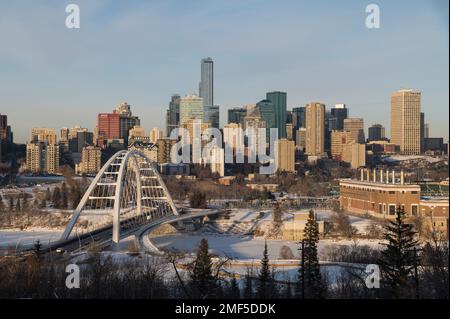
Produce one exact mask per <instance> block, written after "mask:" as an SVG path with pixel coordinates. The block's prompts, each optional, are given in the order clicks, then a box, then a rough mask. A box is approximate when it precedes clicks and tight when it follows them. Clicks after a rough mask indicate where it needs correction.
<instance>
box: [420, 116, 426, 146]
mask: <svg viewBox="0 0 450 319" xmlns="http://www.w3.org/2000/svg"><path fill="white" fill-rule="evenodd" d="M424 151H425V113H423V112H420V153H423V152H424Z"/></svg>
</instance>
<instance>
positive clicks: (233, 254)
mask: <svg viewBox="0 0 450 319" xmlns="http://www.w3.org/2000/svg"><path fill="white" fill-rule="evenodd" d="M202 238H206V239H207V240H208V243H209V248H210V252H211V253H212V254H214V255H217V256H228V257H230V258H233V259H261V257H262V253H263V250H264V239H263V238H254V237H252V236H222V235H211V234H200V233H192V234H180V233H178V234H172V235H167V236H160V237H153V238H151V241H152V243H153V244H155V246H157V247H158V248H160V249H175V250H179V251H185V252H195V250H196V249H197V246H198V244H199V242H200V240H201V239H202ZM355 244H357V245H360V246H362V245H369V246H371V247H378V240H366V239H365V240H357V241H353V240H339V241H333V240H321V241H320V242H319V245H318V250H319V256H320V255H321V253H323V252H324V249H325V248H326V247H328V246H330V245H355ZM283 246H288V247H289V248H290V249H291V251H292V253H293V254H294V256H295V257H299V251H298V248H299V245H298V243H297V242H293V241H285V240H267V250H268V253H269V258H270V259H279V258H280V249H281V247H283Z"/></svg>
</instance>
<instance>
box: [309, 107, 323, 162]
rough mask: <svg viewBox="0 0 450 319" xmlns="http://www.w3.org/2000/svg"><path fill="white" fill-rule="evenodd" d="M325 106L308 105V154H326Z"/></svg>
mask: <svg viewBox="0 0 450 319" xmlns="http://www.w3.org/2000/svg"><path fill="white" fill-rule="evenodd" d="M324 134H325V104H322V103H317V102H313V103H309V104H308V105H306V154H307V155H310V156H319V155H322V154H323V153H324V152H325V145H324V143H325V136H324Z"/></svg>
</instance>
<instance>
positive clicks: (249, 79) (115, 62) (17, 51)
mask: <svg viewBox="0 0 450 319" xmlns="http://www.w3.org/2000/svg"><path fill="white" fill-rule="evenodd" d="M70 3H74V4H77V5H79V7H80V17H81V27H80V29H68V28H66V26H65V20H66V16H67V15H68V14H67V13H66V12H65V7H66V5H68V4H70ZM370 3H375V4H377V5H378V6H379V7H380V28H379V29H368V28H367V27H366V25H365V20H366V16H367V13H366V12H365V8H366V6H367V5H368V4H370ZM448 38H449V20H448V1H447V0H423V1H419V0H398V1H389V0H386V1H375V0H367V1H364V0H358V1H356V0H342V1H326V0H317V1H300V0H292V1H289V0H277V1H275V0H271V1H269V0H266V1H265V0H221V1H216V0H208V1H202V0H192V1H186V0H161V1H156V0H155V1H151V0H150V1H149V0H147V1H144V0H140V1H139V0H129V1H119V0H71V1H61V0H21V1H9V0H0V113H1V114H7V115H8V121H9V123H10V125H11V126H12V129H13V131H14V138H15V141H16V142H26V141H27V140H29V138H30V132H31V128H32V127H50V128H55V129H56V130H59V128H61V127H72V126H74V125H78V124H79V125H81V126H83V127H88V128H90V129H93V128H94V127H95V124H96V118H97V114H98V113H100V112H110V111H112V110H113V109H114V107H115V106H116V105H117V104H119V103H120V102H123V101H126V102H128V103H130V105H131V108H132V112H133V114H135V115H138V116H139V117H140V118H141V124H142V126H143V127H144V128H145V129H146V130H147V131H149V130H150V129H151V128H153V127H160V128H162V129H163V128H164V126H165V124H164V123H165V110H166V109H167V107H168V103H169V101H170V96H171V95H172V94H174V93H178V94H181V95H182V96H184V95H186V94H189V93H194V92H197V91H198V82H199V80H200V60H201V59H202V58H204V57H208V56H210V57H212V58H213V59H214V63H215V65H214V73H215V78H214V81H215V82H214V102H215V104H218V105H220V110H221V111H220V112H221V113H220V115H221V120H220V121H221V125H223V124H224V123H226V120H227V112H226V110H227V109H228V108H231V107H239V106H242V105H245V104H250V103H256V102H258V101H259V100H261V99H263V98H265V93H266V92H268V91H272V90H279V91H285V92H287V100H288V109H291V108H292V107H298V106H304V105H305V104H306V103H309V102H312V101H317V102H322V103H325V104H326V106H327V109H329V108H331V107H332V106H333V105H334V104H337V103H345V104H347V107H348V108H349V112H350V116H352V117H363V118H364V122H365V126H366V127H367V126H370V125H371V124H374V123H381V124H383V125H385V126H386V132H387V135H389V115H390V95H391V93H392V92H394V91H397V90H399V89H403V88H413V89H416V90H420V91H421V92H422V111H423V112H425V122H426V123H429V124H430V135H431V136H433V137H437V136H442V137H444V138H445V139H446V140H447V139H448V131H449V124H448V123H449V122H448V117H449V93H448V87H449V42H448V41H449V39H448Z"/></svg>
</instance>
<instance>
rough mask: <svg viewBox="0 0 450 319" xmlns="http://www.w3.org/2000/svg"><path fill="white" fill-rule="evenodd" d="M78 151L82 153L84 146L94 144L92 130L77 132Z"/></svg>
mask: <svg viewBox="0 0 450 319" xmlns="http://www.w3.org/2000/svg"><path fill="white" fill-rule="evenodd" d="M76 141H77V149H76V152H77V153H81V152H82V151H83V148H84V147H86V146H91V145H93V144H94V133H92V132H77V138H76Z"/></svg>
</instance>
